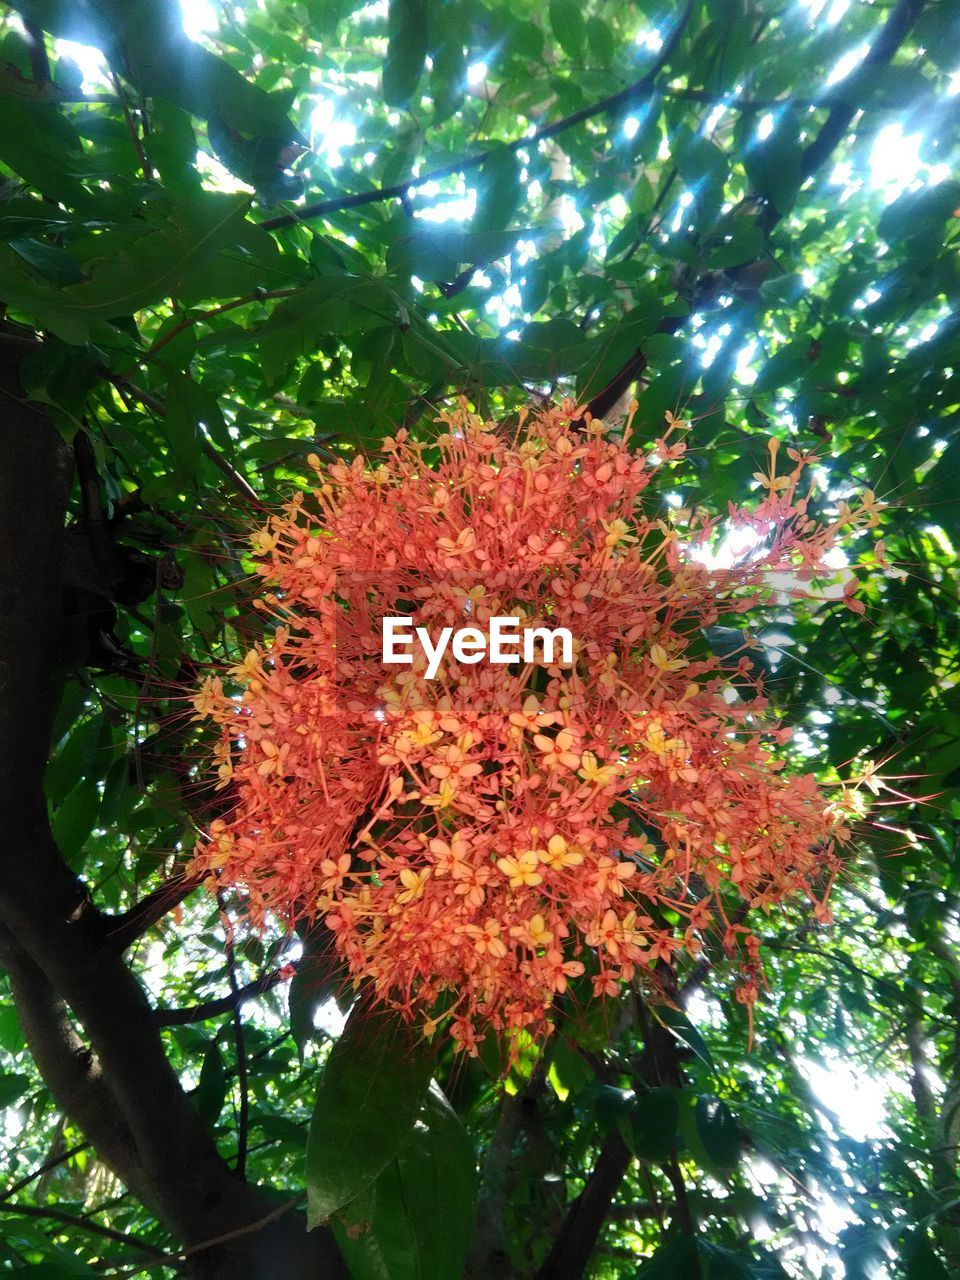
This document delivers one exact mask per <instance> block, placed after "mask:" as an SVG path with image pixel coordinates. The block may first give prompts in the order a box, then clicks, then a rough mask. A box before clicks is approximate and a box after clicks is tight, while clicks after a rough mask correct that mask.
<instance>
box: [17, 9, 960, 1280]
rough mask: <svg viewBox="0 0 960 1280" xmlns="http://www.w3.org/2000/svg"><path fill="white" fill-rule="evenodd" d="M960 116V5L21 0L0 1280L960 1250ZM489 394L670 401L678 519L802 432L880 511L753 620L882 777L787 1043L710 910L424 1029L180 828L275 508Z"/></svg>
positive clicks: (753, 1278) (803, 941) (842, 742)
mask: <svg viewBox="0 0 960 1280" xmlns="http://www.w3.org/2000/svg"><path fill="white" fill-rule="evenodd" d="M958 118H960V9H958V7H957V5H956V4H955V3H954V0H892V3H881V2H880V0H874V2H873V3H867V2H865V0H832V2H830V0H713V2H709V3H708V0H687V2H686V3H683V4H679V3H678V4H675V5H666V4H663V3H660V4H652V3H650V2H649V0H641V2H640V3H639V4H632V3H625V2H624V0H588V3H585V4H578V3H576V2H575V0H549V3H547V0H513V3H510V4H500V3H496V2H495V0H377V3H370V4H365V5H356V4H354V3H352V2H351V0H239V2H238V3H235V4H231V5H226V4H222V5H219V4H217V5H215V4H213V3H212V2H208V0H192V2H190V0H183V9H182V10H181V8H180V6H179V5H178V4H176V3H173V2H172V0H123V2H121V0H12V3H9V4H7V5H5V6H4V7H3V9H2V10H0V306H2V313H0V390H2V396H3V412H2V415H0V997H2V1002H0V1133H2V1134H3V1141H2V1147H3V1171H2V1180H0V1213H2V1221H3V1231H2V1233H0V1234H2V1240H0V1274H6V1273H9V1274H13V1275H16V1274H20V1273H24V1274H25V1273H26V1271H27V1269H28V1268H29V1269H30V1270H31V1271H33V1272H35V1273H36V1274H37V1275H38V1276H44V1275H45V1276H50V1277H60V1276H63V1277H67V1276H70V1277H72V1276H140V1275H152V1276H158V1277H160V1276H164V1277H166V1276H176V1275H191V1276H201V1277H211V1278H213V1277H228V1276H229V1277H231V1280H246V1278H250V1280H252V1278H254V1277H257V1278H259V1277H275V1276H283V1277H288V1276H289V1277H301V1276H302V1277H304V1278H307V1277H311V1278H312V1277H317V1278H318V1280H319V1278H321V1277H331V1278H333V1277H349V1276H352V1277H354V1278H355V1280H387V1278H389V1280H407V1278H408V1277H409V1278H410V1280H413V1278H414V1277H416V1278H418V1280H453V1278H454V1277H460V1276H464V1275H465V1276H468V1277H470V1280H497V1277H504V1278H506V1277H515V1278H517V1280H521V1278H526V1280H533V1278H536V1280H575V1278H576V1277H581V1276H584V1277H586V1276H589V1277H595V1278H596V1280H616V1278H619V1277H626V1276H631V1277H632V1276H638V1277H643V1280H656V1277H681V1278H683V1277H692V1278H695V1280H697V1278H698V1280H734V1278H743V1280H747V1278H750V1280H761V1278H766V1277H770V1278H772V1277H777V1276H790V1277H823V1278H824V1280H826V1278H827V1277H846V1280H860V1278H861V1277H863V1278H864V1280H867V1278H868V1277H881V1276H883V1277H896V1278H898V1280H900V1278H902V1280H928V1278H929V1280H937V1278H938V1277H947V1276H949V1275H955V1274H958V1272H960V1212H958V1207H957V1206H958V1202H960V1195H958V1192H960V1164H958V1142H960V1138H958V1133H960V1129H958V1116H960V1111H958V1105H960V1093H958V1087H960V1075H958V1072H960V933H958V927H960V923H958V908H960V878H958V877H960V845H958V836H960V694H958V690H960V683H958V677H960V620H958V619H960V611H958V608H957V603H958V601H957V583H958V574H957V565H956V551H955V548H956V545H957V540H958V539H960V502H958V500H957V490H958V487H960V392H958V359H960V332H958V323H960V322H958V315H960V271H958V257H957V246H958V243H960V231H958V226H960V224H958V217H960V180H958V177H957V174H958V159H960V131H958V128H957V125H958ZM460 397H465V399H466V402H467V403H468V404H469V405H470V406H472V407H474V408H475V409H476V410H477V412H479V413H480V414H481V415H484V416H488V417H493V418H500V419H503V418H508V417H509V416H510V415H511V414H514V413H516V411H517V410H518V409H519V408H520V407H522V406H526V405H530V404H531V403H533V404H546V403H549V402H552V401H553V402H556V401H560V400H562V399H564V398H569V399H572V400H575V401H576V402H577V403H579V404H581V405H584V406H586V407H588V409H589V411H590V412H591V413H592V414H593V415H594V417H596V418H598V419H603V421H604V422H605V424H606V429H607V430H608V431H609V432H610V433H611V434H612V435H614V436H615V435H616V434H617V433H618V432H619V431H620V429H621V427H622V424H623V422H624V420H625V418H626V416H627V413H628V406H629V405H630V403H631V401H632V400H633V399H635V400H636V402H637V403H636V413H635V417H634V420H633V428H632V430H633V435H634V439H640V440H644V439H645V440H648V441H649V440H653V439H654V438H656V437H657V436H659V435H660V434H661V431H662V426H663V422H664V418H665V415H667V414H668V413H670V414H675V415H678V416H682V417H683V418H684V419H686V420H688V421H689V422H690V424H691V426H690V430H689V432H688V449H689V458H688V464H687V467H686V469H685V470H684V471H683V472H680V471H678V472H677V476H676V484H675V486H673V487H670V486H667V485H663V486H661V489H660V491H659V492H658V499H657V500H658V501H659V502H660V503H661V505H662V511H663V513H664V515H665V517H666V516H667V515H668V513H669V512H670V511H677V510H683V509H685V507H686V506H687V505H688V504H691V503H696V502H699V501H700V500H701V499H702V496H703V495H704V494H707V495H709V497H710V501H711V506H712V508H713V509H714V510H716V511H723V510H724V509H726V506H727V503H728V502H729V503H734V504H736V503H740V502H742V501H744V500H745V499H748V498H749V497H750V495H751V494H752V493H755V491H756V489H757V486H758V481H757V479H756V473H757V472H763V470H764V466H765V457H766V452H767V442H768V439H769V438H770V437H771V436H774V437H777V438H779V439H781V440H783V441H784V442H785V443H790V444H791V445H793V446H794V447H795V448H796V449H799V450H801V451H804V452H809V453H814V454H816V455H817V456H818V461H817V464H816V478H817V483H818V486H819V491H820V494H821V498H820V501H821V502H823V503H824V504H826V505H829V504H831V503H832V504H834V506H836V505H837V504H839V503H841V502H843V501H845V500H847V498H848V496H849V495H850V494H851V493H852V492H854V491H860V492H862V491H863V490H865V489H866V490H868V491H870V493H871V494H875V495H876V496H877V498H878V499H879V500H882V502H883V503H884V504H885V505H884V507H883V509H882V511H881V512H880V527H879V531H878V537H880V538H881V539H882V543H881V545H880V546H879V547H878V548H873V549H870V548H867V547H861V546H860V545H859V544H858V546H857V548H856V549H855V550H854V551H853V552H852V553H851V555H852V557H853V561H852V563H850V564H849V566H847V567H849V568H850V569H851V570H854V571H856V573H857V574H858V575H859V577H860V579H861V582H862V584H863V585H862V590H861V594H860V599H861V600H862V602H863V605H864V612H863V614H862V615H858V614H857V613H855V612H853V611H851V610H850V609H847V608H845V607H844V600H843V593H842V591H841V592H840V594H839V596H838V598H836V599H835V600H832V601H825V602H824V603H823V606H822V607H820V608H816V609H805V610H797V611H794V610H787V611H785V612H784V614H783V616H782V618H779V619H777V620H774V621H772V622H771V624H770V625H769V627H767V628H766V629H764V630H762V631H761V632H760V634H759V635H758V636H757V637H756V646H755V648H754V649H753V650H752V662H753V663H754V664H755V667H756V669H757V670H758V671H759V670H762V671H763V672H764V674H765V679H766V684H767V688H768V692H769V695H770V697H771V700H772V702H773V704H774V706H775V708H776V710H777V712H778V714H779V715H780V716H781V717H782V719H783V721H784V722H785V723H787V724H789V725H792V726H794V727H795V729H797V730H798V732H797V733H796V735H795V738H794V741H793V745H792V746H791V747H790V748H789V749H787V750H788V754H789V756H790V758H791V759H792V761H793V762H794V763H795V764H797V765H798V766H799V767H803V768H807V769H809V768H813V769H815V770H816V771H817V773H818V774H819V775H821V776H822V778H823V779H824V780H825V781H826V782H827V783H835V782H836V781H837V779H838V778H839V777H841V776H843V777H848V776H850V775H851V773H854V774H858V775H859V776H860V777H862V778H865V779H866V780H867V782H868V785H869V786H870V788H871V790H872V791H873V792H874V793H875V798H874V803H873V807H872V810H871V812H870V814H869V815H868V817H867V818H866V819H865V820H864V822H863V823H862V824H860V826H859V827H858V830H857V836H856V840H855V842H854V847H853V849H852V851H851V852H850V855H849V857H848V860H847V862H848V865H847V867H846V868H845V871H844V875H843V876H842V878H841V880H840V882H839V883H838V884H837V886H836V888H835V891H834V896H833V911H834V923H833V924H832V925H827V924H821V923H817V922H816V921H814V920H813V919H812V918H811V917H810V916H809V914H808V913H807V912H805V911H803V910H802V909H801V908H800V907H797V908H796V910H795V911H794V912H793V913H792V914H791V913H788V915H787V917H786V918H784V917H776V916H771V917H770V918H769V920H766V919H764V918H763V916H762V914H761V918H760V919H759V920H758V921H754V927H755V928H757V929H758V931H759V932H760V933H761V934H762V935H763V937H764V943H765V948H766V954H767V961H766V987H765V989H764V991H763V992H762V994H761V997H760V999H759V1000H758V1002H757V1004H756V1006H755V1009H754V1025H753V1030H752V1037H751V1034H750V1032H749V1030H748V1025H747V1014H746V1011H745V1008H744V1006H743V1005H742V1004H740V1003H738V1002H737V1001H736V1000H735V999H734V996H733V981H732V980H731V974H730V972H729V965H728V962H727V961H726V960H725V958H724V955H723V950H722V948H719V947H717V948H714V949H709V948H708V950H707V951H706V953H705V955H704V956H703V957H701V958H700V959H698V960H697V961H689V960H683V961H680V960H678V961H677V962H676V963H675V964H673V965H665V966H663V968H662V969H661V971H660V975H659V979H658V980H659V982H660V984H661V986H662V988H663V990H662V992H661V995H662V997H663V998H662V999H661V1000H660V1001H659V1002H656V1001H654V1002H648V1001H647V1000H645V999H641V998H639V997H635V998H630V997H625V998H624V999H623V1000H622V1001H621V1004H620V1006H618V1016H617V1017H616V1018H615V1019H614V1020H613V1022H612V1023H611V1019H610V1017H609V1010H606V1009H594V1008H593V1006H591V1005H589V1004H587V1005H586V1006H585V1007H584V1008H583V1009H582V1010H578V1011H576V1012H575V1013H572V1014H571V1015H570V1016H569V1017H566V1018H565V1019H564V1021H563V1023H562V1025H561V1026H560V1028H559V1030H558V1032H557V1034H556V1035H554V1036H553V1037H551V1038H550V1039H549V1041H548V1042H547V1045H546V1047H545V1049H544V1051H543V1052H542V1053H538V1052H536V1051H535V1047H534V1046H531V1047H530V1050H529V1052H528V1053H526V1054H521V1055H520V1056H519V1058H518V1059H517V1060H516V1061H515V1062H514V1063H512V1065H511V1067H510V1070H509V1073H508V1074H507V1076H506V1078H505V1079H501V1078H500V1071H499V1065H500V1064H498V1063H497V1062H493V1061H490V1060H485V1059H484V1057H483V1056H481V1057H480V1058H467V1057H464V1056H463V1055H458V1054H456V1053H454V1051H453V1047H452V1046H451V1045H449V1044H447V1045H445V1046H444V1047H443V1048H442V1049H441V1052H440V1054H439V1057H438V1058H437V1059H436V1060H434V1059H433V1058H432V1057H431V1058H427V1057H425V1055H424V1053H423V1052H422V1049H423V1046H422V1045H421V1044H420V1043H418V1042H416V1041H411V1040H410V1039H409V1037H408V1036H407V1034H406V1033H405V1032H404V1031H403V1030H402V1029H400V1030H398V1029H397V1027H395V1026H394V1025H393V1024H391V1023H390V1022H388V1021H387V1020H385V1019H384V1018H383V1017H381V1016H379V1015H378V1014H377V1013H376V1011H371V1010H370V1009H369V1008H368V1007H367V1004H366V1002H365V999H364V998H363V997H361V999H360V1001H359V1003H358V1004H357V1005H355V1006H354V1008H353V1009H352V1010H349V1009H348V1008H347V1007H346V1005H345V1004H344V1002H343V988H342V985H341V984H340V983H338V981H337V975H336V973H335V971H334V967H333V965H332V962H331V956H330V950H329V946H328V945H327V942H326V939H325V935H324V932H323V930H322V929H303V930H301V934H300V935H299V936H292V937H291V936H286V935H285V934H284V932H283V930H282V929H280V928H277V929H276V930H274V931H272V932H271V930H269V929H268V930H266V931H265V933H264V935H263V936H262V937H251V936H247V935H246V934H245V933H243V932H237V933H235V932H234V931H233V930H232V929H231V928H230V926H229V924H228V923H227V915H226V913H225V908H226V907H227V906H228V905H229V904H225V903H224V902H223V901H221V902H219V903H218V901H217V900H216V898H215V897H214V896H212V895H211V894H210V893H209V892H208V891H207V890H206V889H204V888H203V887H201V886H199V885H198V882H197V880H196V879H195V878H192V877H191V876H190V875H189V874H188V873H187V871H186V863H187V857H188V855H189V852H190V850H191V848H192V847H193V844H194V842H195V839H196V833H197V831H198V829H200V828H202V827H203V826H204V824H205V823H207V822H209V820H210V818H211V816H213V815H215V814H216V813H217V812H219V810H218V805H219V806H222V805H223V804H224V800H223V797H222V795H218V793H217V792H215V791H214V790H213V788H212V786H211V785H210V780H209V777H208V776H207V773H206V771H205V769H206V766H205V765H204V763H203V757H202V754H201V751H200V749H199V747H198V742H197V729H196V726H195V724H194V723H193V721H192V720H191V715H192V710H191V708H190V706H189V696H190V694H191V692H192V691H193V690H194V689H195V688H196V687H198V685H199V683H200V681H201V679H202V678H203V676H204V674H206V673H207V672H208V671H209V670H211V669H219V668H222V667H223V666H224V664H229V663H230V662H233V661H237V660H239V658H242V656H243V652H244V649H245V647H246V646H247V644H248V642H249V639H250V637H251V636H255V635H256V634H257V632H258V628H260V627H261V626H262V624H261V622H260V619H259V616H258V614H257V612H256V610H255V609H254V608H253V607H252V604H253V596H254V594H255V588H254V585H253V583H252V565H251V561H250V559H249V556H248V544H247V542H246V541H245V539H246V535H247V534H248V533H249V531H250V530H252V529H254V528H256V527H257V526H258V525H261V524H263V522H264V520H265V518H266V515H267V514H268V513H269V512H270V511H272V510H275V509H276V508H277V507H278V506H279V504H281V503H283V502H285V501H287V500H288V499H289V497H290V495H291V494H292V493H293V492H294V491H295V490H296V489H297V488H302V487H303V486H304V484H305V483H306V482H307V481H306V476H307V472H308V469H309V468H308V463H307V459H308V457H309V456H311V455H318V456H319V457H320V458H321V459H323V460H329V459H336V458H343V459H346V460H348V461H349V459H350V458H351V457H353V456H355V454H356V453H357V452H370V451H374V450H376V449H377V448H378V446H379V443H380V441H381V440H382V438H383V437H385V436H392V435H395V434H396V432H397V430H398V429H400V428H406V429H407V430H408V431H409V432H410V433H411V435H412V436H413V437H414V438H415V439H421V440H431V439H433V438H434V437H435V435H436V433H437V426H436V417H437V413H438V412H439V411H440V410H443V409H445V408H450V407H451V406H453V405H455V404H457V403H458V402H459V399H460ZM843 563H844V562H843V561H842V560H841V561H838V568H840V567H843ZM709 642H710V644H711V645H712V646H713V647H714V649H715V651H716V652H718V653H721V654H722V653H723V652H724V650H726V652H730V651H731V650H732V649H736V648H738V647H739V645H740V643H741V637H740V635H739V633H734V634H732V635H731V634H730V633H729V632H728V633H724V632H722V631H721V630H717V629H714V634H713V635H711V636H710V637H709ZM758 914H759V913H758ZM338 1000H339V1001H340V1003H339V1004H338ZM341 1006H342V1007H341ZM751 1039H752V1043H751ZM308 1192H309V1222H308V1195H307V1193H308ZM316 1224H318V1225H316ZM308 1225H309V1226H310V1227H312V1229H310V1230H308Z"/></svg>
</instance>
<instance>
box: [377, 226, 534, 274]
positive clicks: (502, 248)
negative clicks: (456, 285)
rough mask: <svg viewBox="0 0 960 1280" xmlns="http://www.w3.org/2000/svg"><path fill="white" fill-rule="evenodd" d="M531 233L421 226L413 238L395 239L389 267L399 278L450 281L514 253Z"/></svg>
mask: <svg viewBox="0 0 960 1280" xmlns="http://www.w3.org/2000/svg"><path fill="white" fill-rule="evenodd" d="M530 234H531V233H530V232H529V231H527V230H525V229H521V228H518V229H517V230H515V231H492V230H490V229H486V230H479V231H457V230H455V229H454V228H452V227H443V226H434V225H430V224H429V223H421V224H420V225H419V226H417V229H416V231H414V232H413V234H412V235H409V236H404V237H403V238H402V239H399V240H395V241H394V242H393V243H392V244H391V246H390V248H389V249H388V250H387V266H388V267H389V268H390V270H391V271H393V272H396V273H397V274H398V275H415V276H419V277H420V279H421V280H438V281H449V280H453V279H454V277H455V276H457V275H459V273H460V271H461V269H462V268H463V267H465V266H474V267H482V266H484V265H485V264H486V263H488V262H495V261H497V259H499V258H505V257H507V255H508V254H510V253H512V252H513V250H514V249H515V248H516V246H517V241H518V240H522V239H523V238H524V237H526V236H529V235H530Z"/></svg>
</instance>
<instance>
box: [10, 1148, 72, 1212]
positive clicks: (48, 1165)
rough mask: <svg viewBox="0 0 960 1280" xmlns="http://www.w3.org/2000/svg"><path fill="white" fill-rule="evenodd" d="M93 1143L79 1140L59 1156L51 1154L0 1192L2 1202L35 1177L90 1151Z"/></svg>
mask: <svg viewBox="0 0 960 1280" xmlns="http://www.w3.org/2000/svg"><path fill="white" fill-rule="evenodd" d="M91 1145H92V1144H91V1143H89V1142H78V1143H77V1145H76V1146H75V1147H68V1148H67V1149H66V1151H61V1152H60V1154H59V1155H58V1156H51V1157H50V1159H49V1160H45V1161H44V1162H43V1164H41V1165H38V1166H37V1168H36V1169H31V1171H30V1172H29V1173H25V1174H24V1175H23V1177H22V1178H18V1179H17V1181H16V1182H14V1183H11V1185H10V1186H9V1187H7V1189H6V1191H4V1192H2V1193H0V1204H3V1203H4V1201H6V1200H9V1199H10V1198H11V1196H15V1195H16V1194H17V1192H18V1191H22V1190H23V1188H24V1187H26V1186H29V1185H30V1183H31V1182H33V1181H34V1180H35V1179H37V1178H42V1177H43V1175H44V1174H45V1173H49V1172H50V1171H51V1169H56V1168H59V1166H60V1165H62V1164H66V1162H67V1161H68V1160H70V1159H72V1157H73V1156H76V1155H79V1154H80V1152H81V1151H88V1150H89V1149H90V1146H91Z"/></svg>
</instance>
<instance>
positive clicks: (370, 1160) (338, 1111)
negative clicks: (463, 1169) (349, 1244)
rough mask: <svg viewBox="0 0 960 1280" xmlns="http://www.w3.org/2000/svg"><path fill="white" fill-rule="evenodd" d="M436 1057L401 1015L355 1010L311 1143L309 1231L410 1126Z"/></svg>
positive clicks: (362, 1184)
mask: <svg viewBox="0 0 960 1280" xmlns="http://www.w3.org/2000/svg"><path fill="white" fill-rule="evenodd" d="M433 1059H434V1051H433V1050H432V1048H431V1047H430V1046H429V1045H427V1044H426V1042H425V1041H423V1040H422V1038H418V1037H417V1033H416V1031H415V1030H414V1029H413V1028H411V1027H408V1026H406V1025H405V1024H404V1023H403V1022H402V1021H401V1020H400V1019H399V1018H397V1017H396V1015H393V1014H390V1013H387V1012H385V1011H384V1010H382V1009H380V1008H371V1006H370V1005H369V1003H368V1002H366V1001H364V1002H362V1003H361V1004H359V1005H357V1006H356V1007H355V1008H354V1010H353V1012H352V1013H351V1014H350V1017H349V1018H348V1019H347V1024H346V1026H345V1027H344V1030H343V1034H342V1035H341V1036H340V1039H339V1040H338V1041H337V1043H336V1044H335V1045H334V1046H333V1048H332V1049H331V1051H330V1056H329V1058H328V1059H327V1062H326V1065H325V1067H324V1069H323V1075H322V1076H321V1077H320V1083H319V1085H318V1087H317V1097H316V1103H315V1105H314V1111H313V1119H312V1121H311V1123H310V1136H309V1139H308V1141H307V1206H308V1208H307V1217H308V1221H309V1224H310V1226H311V1227H314V1226H316V1225H317V1224H318V1223H320V1222H325V1221H326V1220H327V1219H328V1218H329V1217H330V1216H331V1215H332V1214H334V1213H336V1211H337V1210H338V1209H339V1208H341V1207H342V1206H343V1205H345V1204H347V1203H348V1202H349V1201H350V1200H352V1199H353V1198H354V1197H355V1196H357V1195H359V1194H360V1192H361V1191H363V1190H364V1189H365V1188H366V1187H367V1186H368V1185H369V1184H370V1183H371V1182H373V1181H374V1180H375V1179H376V1178H377V1176H378V1175H379V1174H380V1173H381V1172H382V1171H383V1169H385V1168H386V1166H387V1164H388V1163H389V1162H390V1161H391V1160H392V1159H393V1157H394V1156H395V1155H396V1153H397V1151H398V1150H399V1148H400V1145H401V1143H402V1142H403V1141H404V1139H405V1138H406V1137H407V1136H408V1134H409V1133H410V1130H411V1129H412V1128H413V1124H414V1121H415V1120H416V1118H417V1113H418V1112H419V1110H420V1107H421V1105H422V1103H423V1100H424V1097H425V1095H426V1092H427V1086H428V1085H429V1083H430V1075H431V1071H432V1067H433Z"/></svg>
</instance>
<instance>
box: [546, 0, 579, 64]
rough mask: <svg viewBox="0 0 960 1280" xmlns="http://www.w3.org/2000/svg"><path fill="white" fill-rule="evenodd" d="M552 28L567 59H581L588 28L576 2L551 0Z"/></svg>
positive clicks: (573, 0) (572, 0) (574, 0)
mask: <svg viewBox="0 0 960 1280" xmlns="http://www.w3.org/2000/svg"><path fill="white" fill-rule="evenodd" d="M550 26H551V27H552V28H553V34H554V35H555V36H556V37H557V40H558V42H559V44H560V47H561V49H563V51H564V53H565V54H566V55H567V57H568V58H573V59H574V60H577V59H579V58H580V57H581V55H582V53H583V46H584V42H585V40H586V38H587V27H586V23H585V22H584V20H583V12H582V10H581V7H580V5H578V4H577V3H576V0H550Z"/></svg>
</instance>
